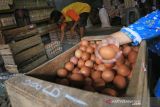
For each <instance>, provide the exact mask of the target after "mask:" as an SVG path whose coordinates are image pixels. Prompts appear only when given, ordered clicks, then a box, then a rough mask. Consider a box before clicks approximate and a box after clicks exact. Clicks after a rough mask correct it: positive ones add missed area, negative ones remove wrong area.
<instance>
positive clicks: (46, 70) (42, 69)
mask: <svg viewBox="0 0 160 107" xmlns="http://www.w3.org/2000/svg"><path fill="white" fill-rule="evenodd" d="M77 47H78V45H76V46H74V47H72V48H71V49H69V50H68V51H66V52H64V53H62V54H60V55H58V56H57V57H55V58H54V59H52V60H50V61H48V62H46V63H44V64H42V65H41V66H39V67H37V68H35V69H34V70H32V71H30V72H28V73H27V74H45V75H53V74H55V71H57V69H59V68H61V67H63V66H64V64H65V63H66V62H67V61H69V59H70V57H71V56H73V55H74V51H75V50H76V49H77Z"/></svg>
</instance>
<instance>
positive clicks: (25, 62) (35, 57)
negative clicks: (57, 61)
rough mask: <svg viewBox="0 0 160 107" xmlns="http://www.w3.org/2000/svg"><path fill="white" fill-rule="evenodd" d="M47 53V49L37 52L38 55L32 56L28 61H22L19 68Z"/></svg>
mask: <svg viewBox="0 0 160 107" xmlns="http://www.w3.org/2000/svg"><path fill="white" fill-rule="evenodd" d="M44 55H46V53H45V51H43V52H41V53H39V54H37V55H36V56H34V57H32V58H31V59H29V60H27V61H24V62H22V63H21V64H19V65H18V67H19V68H23V67H24V66H26V65H28V64H30V63H32V62H34V61H35V60H37V59H39V58H41V57H42V56H44Z"/></svg>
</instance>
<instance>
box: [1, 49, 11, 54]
mask: <svg viewBox="0 0 160 107" xmlns="http://www.w3.org/2000/svg"><path fill="white" fill-rule="evenodd" d="M0 55H12V52H11V50H10V49H3V50H0Z"/></svg>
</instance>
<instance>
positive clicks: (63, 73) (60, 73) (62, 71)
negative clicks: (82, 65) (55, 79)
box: [57, 68, 68, 78]
mask: <svg viewBox="0 0 160 107" xmlns="http://www.w3.org/2000/svg"><path fill="white" fill-rule="evenodd" d="M57 75H58V76H59V77H62V78H64V77H66V76H67V75H68V71H67V70H66V69H64V68H61V69H59V70H58V71H57Z"/></svg>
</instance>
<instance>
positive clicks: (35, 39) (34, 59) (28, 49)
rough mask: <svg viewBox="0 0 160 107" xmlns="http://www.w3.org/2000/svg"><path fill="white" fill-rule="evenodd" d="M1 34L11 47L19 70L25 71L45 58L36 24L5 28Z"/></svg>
mask: <svg viewBox="0 0 160 107" xmlns="http://www.w3.org/2000/svg"><path fill="white" fill-rule="evenodd" d="M3 34H4V35H5V39H6V41H7V43H9V45H10V47H11V50H12V52H13V56H14V59H15V63H16V64H17V66H18V69H19V72H27V71H29V70H31V69H33V68H35V67H36V66H38V65H40V64H42V63H43V62H45V61H46V60H47V56H46V55H45V49H44V45H43V43H42V41H41V37H40V35H39V34H38V30H37V29H36V26H34V25H29V26H25V27H21V28H17V29H13V30H7V31H4V32H3Z"/></svg>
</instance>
